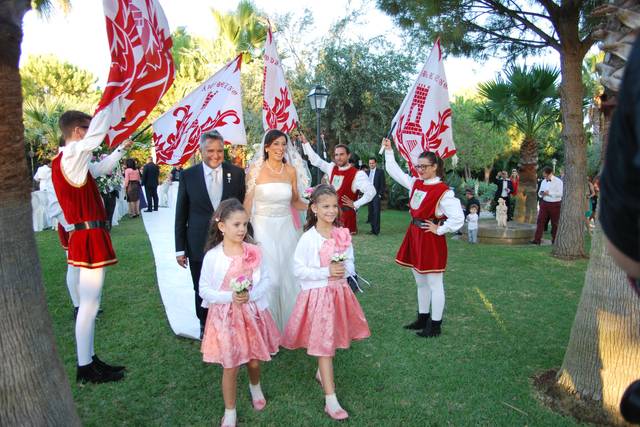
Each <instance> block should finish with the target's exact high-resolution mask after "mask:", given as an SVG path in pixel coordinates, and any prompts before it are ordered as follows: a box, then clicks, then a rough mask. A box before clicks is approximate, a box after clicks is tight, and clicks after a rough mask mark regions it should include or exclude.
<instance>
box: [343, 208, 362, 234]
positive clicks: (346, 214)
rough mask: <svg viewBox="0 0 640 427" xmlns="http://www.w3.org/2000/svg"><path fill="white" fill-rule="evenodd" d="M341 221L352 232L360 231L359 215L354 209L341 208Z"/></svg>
mask: <svg viewBox="0 0 640 427" xmlns="http://www.w3.org/2000/svg"><path fill="white" fill-rule="evenodd" d="M340 221H342V225H343V227H345V228H348V229H349V231H350V232H351V234H357V233H358V217H357V216H356V211H355V210H353V209H340Z"/></svg>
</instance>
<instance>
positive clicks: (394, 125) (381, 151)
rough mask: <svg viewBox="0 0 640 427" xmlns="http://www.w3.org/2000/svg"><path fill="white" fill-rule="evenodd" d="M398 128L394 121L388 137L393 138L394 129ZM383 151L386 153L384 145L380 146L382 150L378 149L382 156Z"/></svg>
mask: <svg viewBox="0 0 640 427" xmlns="http://www.w3.org/2000/svg"><path fill="white" fill-rule="evenodd" d="M395 128H396V122H394V123H393V124H392V125H391V130H390V131H389V133H388V134H387V139H389V138H391V134H392V133H393V130H394V129H395ZM382 153H384V145H383V146H382V147H380V151H378V155H379V156H382Z"/></svg>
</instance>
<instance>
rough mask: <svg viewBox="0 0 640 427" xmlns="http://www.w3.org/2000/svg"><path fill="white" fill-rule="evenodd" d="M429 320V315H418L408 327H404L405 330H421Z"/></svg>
mask: <svg viewBox="0 0 640 427" xmlns="http://www.w3.org/2000/svg"><path fill="white" fill-rule="evenodd" d="M430 318H431V313H418V318H417V319H416V320H415V321H414V322H413V323H409V324H408V325H404V326H403V328H405V329H423V328H424V327H425V325H426V324H427V322H428V321H429V319H430Z"/></svg>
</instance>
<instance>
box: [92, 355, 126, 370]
mask: <svg viewBox="0 0 640 427" xmlns="http://www.w3.org/2000/svg"><path fill="white" fill-rule="evenodd" d="M93 363H94V364H95V365H96V367H97V368H98V369H99V370H101V371H104V372H122V371H124V370H126V369H127V368H126V367H124V366H118V365H109V364H107V363H104V362H103V361H102V360H100V359H98V355H94V356H93Z"/></svg>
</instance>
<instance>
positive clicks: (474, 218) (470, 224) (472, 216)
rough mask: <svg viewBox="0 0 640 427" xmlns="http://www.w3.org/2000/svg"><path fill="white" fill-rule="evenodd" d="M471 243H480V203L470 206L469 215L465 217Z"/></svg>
mask: <svg viewBox="0 0 640 427" xmlns="http://www.w3.org/2000/svg"><path fill="white" fill-rule="evenodd" d="M465 221H466V223H467V233H468V236H469V243H478V205H471V207H469V215H467V217H466V218H465Z"/></svg>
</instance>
